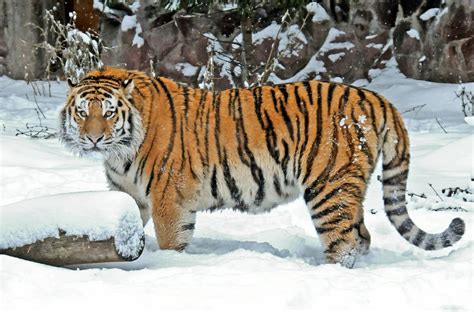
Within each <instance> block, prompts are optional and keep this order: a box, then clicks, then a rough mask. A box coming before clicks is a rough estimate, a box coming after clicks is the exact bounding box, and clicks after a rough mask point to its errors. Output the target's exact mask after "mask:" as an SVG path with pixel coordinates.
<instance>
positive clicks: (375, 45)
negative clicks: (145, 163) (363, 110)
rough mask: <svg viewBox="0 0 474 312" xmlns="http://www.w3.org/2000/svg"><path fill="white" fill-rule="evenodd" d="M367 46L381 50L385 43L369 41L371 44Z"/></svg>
mask: <svg viewBox="0 0 474 312" xmlns="http://www.w3.org/2000/svg"><path fill="white" fill-rule="evenodd" d="M367 48H374V49H378V50H380V49H382V48H383V44H381V43H373V42H371V43H369V44H368V45H367Z"/></svg>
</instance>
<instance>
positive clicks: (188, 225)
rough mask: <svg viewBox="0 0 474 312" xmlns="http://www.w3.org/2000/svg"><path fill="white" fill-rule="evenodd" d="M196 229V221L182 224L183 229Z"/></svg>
mask: <svg viewBox="0 0 474 312" xmlns="http://www.w3.org/2000/svg"><path fill="white" fill-rule="evenodd" d="M192 230H194V223H188V224H184V225H183V226H181V231H192Z"/></svg>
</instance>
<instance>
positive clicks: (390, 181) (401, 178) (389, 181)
mask: <svg viewBox="0 0 474 312" xmlns="http://www.w3.org/2000/svg"><path fill="white" fill-rule="evenodd" d="M407 179H408V169H404V170H403V171H401V172H399V173H397V174H396V175H394V176H391V177H390V178H386V179H383V180H382V182H383V184H384V185H399V184H401V183H402V182H406V180H407Z"/></svg>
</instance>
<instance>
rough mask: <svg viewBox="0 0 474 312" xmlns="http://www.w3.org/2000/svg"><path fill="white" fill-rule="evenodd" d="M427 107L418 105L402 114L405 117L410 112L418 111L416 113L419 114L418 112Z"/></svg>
mask: <svg viewBox="0 0 474 312" xmlns="http://www.w3.org/2000/svg"><path fill="white" fill-rule="evenodd" d="M425 106H426V104H422V105H417V106H414V107H412V108H410V109H407V110H406V111H403V112H401V113H400V114H402V115H403V114H406V113H410V112H414V111H416V112H417V113H418V112H419V111H420V110H421V109H422V108H423V107H425Z"/></svg>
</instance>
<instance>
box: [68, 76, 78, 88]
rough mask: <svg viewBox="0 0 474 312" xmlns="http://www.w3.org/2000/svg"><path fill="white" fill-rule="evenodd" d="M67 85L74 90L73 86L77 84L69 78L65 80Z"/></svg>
mask: <svg viewBox="0 0 474 312" xmlns="http://www.w3.org/2000/svg"><path fill="white" fill-rule="evenodd" d="M67 84H68V86H69V88H71V89H72V88H74V87H75V86H77V83H74V82H72V80H71V78H68V79H67Z"/></svg>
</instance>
